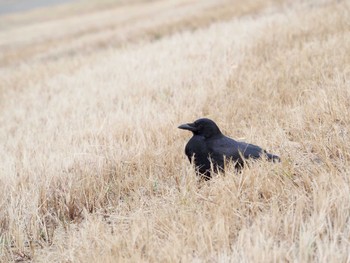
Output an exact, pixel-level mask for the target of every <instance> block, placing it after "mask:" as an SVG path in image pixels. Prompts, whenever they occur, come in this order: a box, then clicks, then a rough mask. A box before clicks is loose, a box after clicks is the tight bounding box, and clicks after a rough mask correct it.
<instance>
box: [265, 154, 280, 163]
mask: <svg viewBox="0 0 350 263" xmlns="http://www.w3.org/2000/svg"><path fill="white" fill-rule="evenodd" d="M266 157H267V159H268V160H269V161H272V162H274V163H279V162H281V158H280V157H279V156H277V155H274V154H271V153H266Z"/></svg>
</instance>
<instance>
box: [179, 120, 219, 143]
mask: <svg viewBox="0 0 350 263" xmlns="http://www.w3.org/2000/svg"><path fill="white" fill-rule="evenodd" d="M178 128H179V129H182V130H189V131H191V132H192V133H193V134H194V135H201V136H204V137H205V138H210V137H213V136H215V135H219V134H221V131H220V129H219V127H218V126H217V125H216V123H215V122H213V121H212V120H210V119H207V118H202V119H198V120H196V121H195V122H193V123H186V124H182V125H180V126H179V127H178Z"/></svg>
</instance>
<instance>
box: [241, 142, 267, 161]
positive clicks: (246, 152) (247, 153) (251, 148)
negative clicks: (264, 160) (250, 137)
mask: <svg viewBox="0 0 350 263" xmlns="http://www.w3.org/2000/svg"><path fill="white" fill-rule="evenodd" d="M237 144H238V149H239V152H240V153H241V154H242V156H243V157H244V158H245V159H249V158H253V159H258V158H260V157H261V155H263V154H264V153H266V152H265V151H264V150H263V149H262V148H261V147H259V146H257V145H254V144H250V143H246V142H237Z"/></svg>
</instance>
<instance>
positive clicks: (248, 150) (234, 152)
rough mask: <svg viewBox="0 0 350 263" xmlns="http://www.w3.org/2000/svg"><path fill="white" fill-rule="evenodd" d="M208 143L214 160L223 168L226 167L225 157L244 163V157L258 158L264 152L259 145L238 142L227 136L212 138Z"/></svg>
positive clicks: (240, 163) (239, 163)
mask: <svg viewBox="0 0 350 263" xmlns="http://www.w3.org/2000/svg"><path fill="white" fill-rule="evenodd" d="M208 145H209V151H210V153H211V154H210V155H211V158H212V160H213V161H215V164H216V165H218V166H220V167H221V168H223V167H224V162H225V158H226V159H231V160H232V161H233V162H236V163H237V164H238V165H243V163H244V159H249V158H252V159H257V158H259V157H261V155H262V154H263V153H264V150H263V149H262V148H260V147H259V146H257V145H254V144H249V143H245V142H238V141H235V140H233V139H231V138H229V137H226V136H222V137H220V138H216V139H215V140H211V141H209V143H208Z"/></svg>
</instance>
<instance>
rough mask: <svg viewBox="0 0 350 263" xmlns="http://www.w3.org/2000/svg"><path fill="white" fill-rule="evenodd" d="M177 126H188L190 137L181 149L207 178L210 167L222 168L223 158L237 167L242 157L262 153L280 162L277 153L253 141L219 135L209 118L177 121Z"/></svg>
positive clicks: (241, 163)
mask: <svg viewBox="0 0 350 263" xmlns="http://www.w3.org/2000/svg"><path fill="white" fill-rule="evenodd" d="M178 128H179V129H183V130H189V131H191V132H192V133H193V137H192V138H191V139H190V140H189V142H188V143H187V145H186V148H185V153H186V155H187V157H188V159H189V160H190V162H192V159H193V160H194V164H195V166H196V169H197V170H198V172H199V174H201V175H202V176H203V177H204V178H206V179H210V177H211V175H210V170H211V169H210V167H211V164H212V165H213V169H214V171H218V170H223V169H224V162H225V158H226V160H231V161H233V162H234V164H235V168H236V169H237V170H239V169H241V168H242V167H243V165H244V162H245V160H246V159H258V158H261V157H263V156H266V158H267V159H268V160H270V161H277V162H280V158H279V157H278V156H277V155H273V154H270V153H268V152H266V151H265V150H263V149H262V148H260V147H259V146H257V145H254V144H249V143H245V142H238V141H235V140H233V139H231V138H229V137H227V136H225V135H223V134H222V133H221V131H220V129H219V127H218V126H217V125H216V123H215V122H213V121H212V120H210V119H207V118H202V119H198V120H196V121H195V122H194V123H187V124H183V125H180V126H179V127H178Z"/></svg>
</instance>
